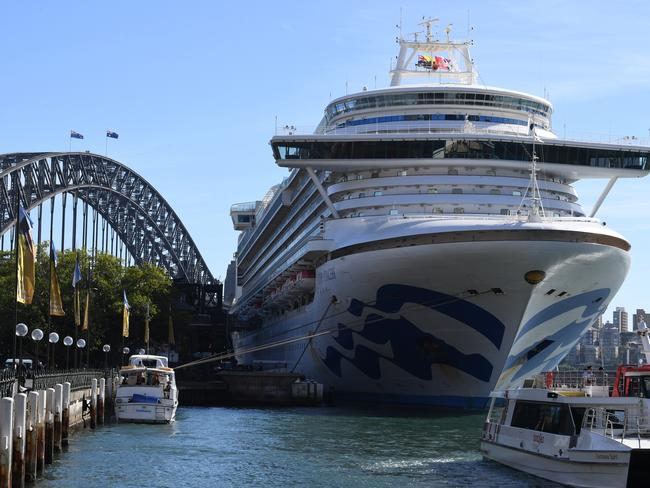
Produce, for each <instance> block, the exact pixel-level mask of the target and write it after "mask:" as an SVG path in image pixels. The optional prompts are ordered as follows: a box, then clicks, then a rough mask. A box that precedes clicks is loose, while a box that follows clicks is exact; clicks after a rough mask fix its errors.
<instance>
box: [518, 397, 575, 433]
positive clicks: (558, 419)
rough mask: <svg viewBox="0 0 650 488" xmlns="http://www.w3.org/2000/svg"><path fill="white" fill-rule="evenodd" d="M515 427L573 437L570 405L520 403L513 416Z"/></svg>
mask: <svg viewBox="0 0 650 488" xmlns="http://www.w3.org/2000/svg"><path fill="white" fill-rule="evenodd" d="M511 425H512V426H513V427H519V428H521V429H528V430H536V431H538V432H547V433H549V434H560V435H573V433H574V428H573V422H572V419H571V415H570V412H569V407H568V405H565V404H564V405H562V404H559V405H553V404H547V403H536V402H525V401H518V402H517V403H516V405H515V411H514V413H513V414H512V423H511Z"/></svg>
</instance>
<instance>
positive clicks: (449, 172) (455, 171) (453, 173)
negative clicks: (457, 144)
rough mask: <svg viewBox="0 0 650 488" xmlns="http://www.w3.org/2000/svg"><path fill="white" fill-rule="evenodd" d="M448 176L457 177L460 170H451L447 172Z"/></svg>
mask: <svg viewBox="0 0 650 488" xmlns="http://www.w3.org/2000/svg"><path fill="white" fill-rule="evenodd" d="M447 174H448V175H457V174H458V170H457V169H452V168H449V170H448V171H447Z"/></svg>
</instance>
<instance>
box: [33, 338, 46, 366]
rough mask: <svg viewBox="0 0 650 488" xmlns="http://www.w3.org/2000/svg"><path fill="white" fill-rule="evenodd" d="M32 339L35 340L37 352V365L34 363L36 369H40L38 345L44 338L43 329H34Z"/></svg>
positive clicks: (35, 354)
mask: <svg viewBox="0 0 650 488" xmlns="http://www.w3.org/2000/svg"><path fill="white" fill-rule="evenodd" d="M32 339H33V340H34V343H35V344H36V345H35V352H34V356H35V358H34V360H35V363H36V364H35V365H34V371H36V370H38V345H39V343H40V342H41V339H43V331H42V330H41V329H34V330H33V331H32Z"/></svg>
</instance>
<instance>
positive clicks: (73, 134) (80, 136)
mask: <svg viewBox="0 0 650 488" xmlns="http://www.w3.org/2000/svg"><path fill="white" fill-rule="evenodd" d="M70 138H71V139H83V138H84V136H83V134H79V132H76V131H73V130H71V131H70Z"/></svg>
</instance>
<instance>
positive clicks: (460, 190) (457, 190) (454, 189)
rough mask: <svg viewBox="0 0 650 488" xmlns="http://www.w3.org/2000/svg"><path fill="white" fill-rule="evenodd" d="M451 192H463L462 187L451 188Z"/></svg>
mask: <svg viewBox="0 0 650 488" xmlns="http://www.w3.org/2000/svg"><path fill="white" fill-rule="evenodd" d="M451 192H452V193H456V194H458V193H463V189H462V188H452V189H451Z"/></svg>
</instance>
